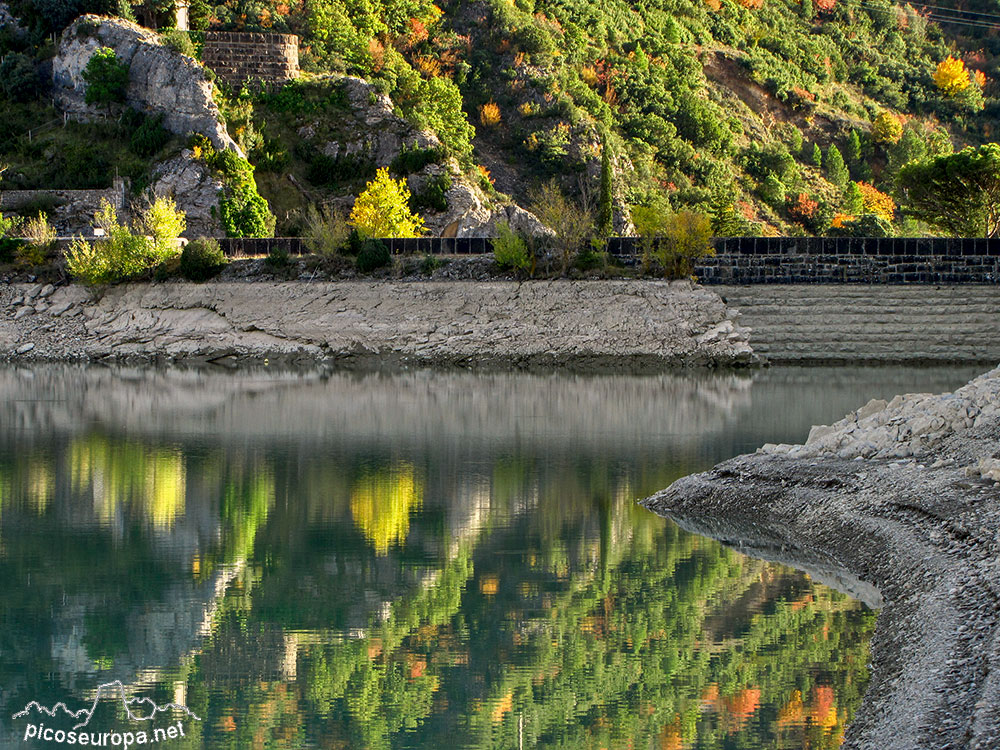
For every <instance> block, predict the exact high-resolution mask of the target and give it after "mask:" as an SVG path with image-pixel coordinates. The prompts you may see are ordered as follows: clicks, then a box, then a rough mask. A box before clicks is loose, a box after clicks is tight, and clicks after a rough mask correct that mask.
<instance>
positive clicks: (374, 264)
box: [356, 238, 392, 273]
mask: <svg viewBox="0 0 1000 750" xmlns="http://www.w3.org/2000/svg"><path fill="white" fill-rule="evenodd" d="M391 262H392V256H390V255H389V248H387V247H386V246H385V243H384V242H381V241H380V240H378V239H374V238H370V239H367V240H365V242H364V244H362V246H361V251H360V252H359V253H358V259H357V263H356V265H357V268H358V270H359V271H361V273H371V272H372V271H374V270H376V269H378V268H384V267H385V266H388V265H389V264H390V263H391Z"/></svg>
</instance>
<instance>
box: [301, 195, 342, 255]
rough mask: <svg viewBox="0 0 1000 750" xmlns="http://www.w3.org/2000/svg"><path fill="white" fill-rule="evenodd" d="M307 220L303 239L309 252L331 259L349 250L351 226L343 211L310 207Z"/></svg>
mask: <svg viewBox="0 0 1000 750" xmlns="http://www.w3.org/2000/svg"><path fill="white" fill-rule="evenodd" d="M305 219H306V228H305V232H303V234H302V239H303V241H304V242H305V246H306V248H307V249H308V250H309V252H311V253H315V254H316V255H322V256H324V257H330V256H333V255H339V254H340V253H342V252H344V251H345V250H346V249H347V247H348V243H349V240H350V236H351V225H350V224H348V223H347V217H346V216H345V215H344V214H343V213H342V212H341V211H330V210H328V209H325V208H316V207H315V206H309V208H308V209H307V210H306V216H305Z"/></svg>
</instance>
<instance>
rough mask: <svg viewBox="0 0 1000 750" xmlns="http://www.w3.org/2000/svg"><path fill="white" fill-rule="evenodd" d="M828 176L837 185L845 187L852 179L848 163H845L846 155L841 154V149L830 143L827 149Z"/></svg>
mask: <svg viewBox="0 0 1000 750" xmlns="http://www.w3.org/2000/svg"><path fill="white" fill-rule="evenodd" d="M825 161H826V178H827V179H828V180H829V181H830V182H832V183H833V184H834V185H836V186H837V187H839V188H841V189H843V188H844V186H845V185H846V184H847V180H848V179H850V175H849V174H848V173H847V165H846V164H844V157H843V156H841V154H840V149H838V148H837V147H836V146H835V145H833V144H830V148H828V149H827V150H826V159H825Z"/></svg>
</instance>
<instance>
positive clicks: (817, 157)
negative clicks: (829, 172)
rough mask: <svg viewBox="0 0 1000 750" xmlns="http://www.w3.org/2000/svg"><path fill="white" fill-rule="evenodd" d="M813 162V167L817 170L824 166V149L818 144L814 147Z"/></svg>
mask: <svg viewBox="0 0 1000 750" xmlns="http://www.w3.org/2000/svg"><path fill="white" fill-rule="evenodd" d="M810 161H812V163H813V166H814V167H816V168H817V169H818V168H820V167H822V166H823V149H821V148H820V147H819V144H818V143H814V144H813V147H812V158H811V159H810Z"/></svg>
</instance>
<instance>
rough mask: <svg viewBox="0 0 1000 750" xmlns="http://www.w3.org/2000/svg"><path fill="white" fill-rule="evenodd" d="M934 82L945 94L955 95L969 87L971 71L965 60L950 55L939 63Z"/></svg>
mask: <svg viewBox="0 0 1000 750" xmlns="http://www.w3.org/2000/svg"><path fill="white" fill-rule="evenodd" d="M934 83H935V84H936V85H937V87H938V88H939V89H941V92H942V93H943V94H944V95H945V96H955V95H956V94H958V93H959V92H960V91H964V90H965V89H967V88H969V83H970V81H969V71H968V69H967V68H966V67H965V63H964V62H962V61H961V60H960V59H958V58H957V57H951V56H950V55H949V56H948V57H946V58H945V59H944V60H942V61H941V62H939V63H938V66H937V69H936V70H935V71H934Z"/></svg>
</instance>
